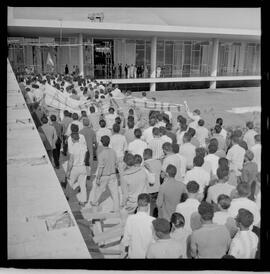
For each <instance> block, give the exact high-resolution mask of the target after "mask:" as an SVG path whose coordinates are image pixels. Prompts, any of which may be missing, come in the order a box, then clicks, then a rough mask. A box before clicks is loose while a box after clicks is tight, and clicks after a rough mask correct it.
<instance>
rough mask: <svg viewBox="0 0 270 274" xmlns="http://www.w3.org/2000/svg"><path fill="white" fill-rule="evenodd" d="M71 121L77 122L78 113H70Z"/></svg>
mask: <svg viewBox="0 0 270 274" xmlns="http://www.w3.org/2000/svg"><path fill="white" fill-rule="evenodd" d="M72 119H73V120H78V119H79V115H78V113H76V112H74V113H72Z"/></svg>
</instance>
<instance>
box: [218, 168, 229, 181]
mask: <svg viewBox="0 0 270 274" xmlns="http://www.w3.org/2000/svg"><path fill="white" fill-rule="evenodd" d="M227 176H229V169H227V168H221V167H218V168H217V177H218V179H219V180H222V179H224V178H226V177H227Z"/></svg>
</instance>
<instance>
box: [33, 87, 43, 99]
mask: <svg viewBox="0 0 270 274" xmlns="http://www.w3.org/2000/svg"><path fill="white" fill-rule="evenodd" d="M33 93H34V96H35V97H36V100H37V101H40V100H41V99H42V98H43V92H42V91H41V89H40V88H34V89H33Z"/></svg>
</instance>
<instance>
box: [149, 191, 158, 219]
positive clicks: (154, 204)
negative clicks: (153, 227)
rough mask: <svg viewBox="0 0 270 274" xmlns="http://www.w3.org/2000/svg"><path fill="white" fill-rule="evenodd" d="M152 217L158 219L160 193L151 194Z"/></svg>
mask: <svg viewBox="0 0 270 274" xmlns="http://www.w3.org/2000/svg"><path fill="white" fill-rule="evenodd" d="M149 195H150V216H153V217H155V218H157V217H158V208H157V196H158V192H155V193H150V194H149Z"/></svg>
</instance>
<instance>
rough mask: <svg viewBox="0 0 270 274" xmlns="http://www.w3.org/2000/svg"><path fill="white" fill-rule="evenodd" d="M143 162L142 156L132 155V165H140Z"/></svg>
mask: <svg viewBox="0 0 270 274" xmlns="http://www.w3.org/2000/svg"><path fill="white" fill-rule="evenodd" d="M142 161H143V159H142V156H141V155H139V154H135V155H134V164H141V163H142Z"/></svg>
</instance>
